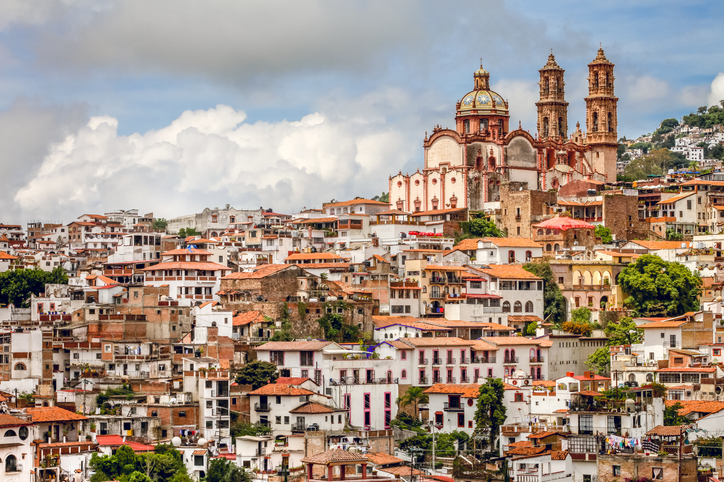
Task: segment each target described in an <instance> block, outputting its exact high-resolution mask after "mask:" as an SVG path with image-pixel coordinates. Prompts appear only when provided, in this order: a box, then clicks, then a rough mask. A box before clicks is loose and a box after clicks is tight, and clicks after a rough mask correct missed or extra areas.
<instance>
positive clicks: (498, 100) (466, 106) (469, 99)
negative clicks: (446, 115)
mask: <svg viewBox="0 0 724 482" xmlns="http://www.w3.org/2000/svg"><path fill="white" fill-rule="evenodd" d="M473 78H474V81H475V83H474V90H473V91H471V92H468V93H467V94H465V95H464V96H463V98H462V99H461V100H460V108H459V110H458V113H459V114H470V113H472V112H471V111H476V112H475V113H476V114H499V115H508V104H507V102H505V101H504V100H503V98H502V97H501V96H500V94H498V93H497V92H495V91H493V90H490V73H489V72H488V71H487V70H485V69H484V68H483V65H482V63H481V64H480V68H479V69H478V70H476V71H475V73H474V74H473Z"/></svg>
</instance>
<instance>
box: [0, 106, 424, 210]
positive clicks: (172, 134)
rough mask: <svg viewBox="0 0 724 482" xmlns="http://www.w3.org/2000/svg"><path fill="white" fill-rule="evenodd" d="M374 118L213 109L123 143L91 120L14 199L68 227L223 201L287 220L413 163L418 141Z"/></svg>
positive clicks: (106, 124)
mask: <svg viewBox="0 0 724 482" xmlns="http://www.w3.org/2000/svg"><path fill="white" fill-rule="evenodd" d="M384 97H385V95H384V94H383V95H382V98H384ZM376 118H377V119H378V120H377V122H374V123H369V122H367V121H365V122H357V121H355V120H354V119H352V120H350V119H344V118H341V117H340V115H339V113H333V114H331V115H328V114H326V113H324V112H315V113H311V114H309V115H307V116H304V117H303V118H301V119H299V120H294V121H287V120H284V121H280V122H276V123H270V122H255V123H247V122H245V119H246V115H245V113H244V112H240V111H236V110H234V109H232V108H231V107H228V106H224V105H219V106H217V107H216V108H213V109H208V110H197V111H186V112H184V113H183V114H181V116H179V117H178V118H177V119H175V120H174V121H172V122H171V123H170V124H169V125H168V126H166V127H164V128H162V129H159V130H154V131H149V132H146V133H144V134H139V133H134V134H131V135H128V136H124V135H119V134H118V121H117V120H116V119H114V118H112V117H107V116H102V117H93V118H91V119H90V120H89V121H88V122H87V124H86V125H85V126H83V127H81V128H79V129H78V130H77V131H76V132H74V133H73V134H71V135H69V136H67V138H66V139H65V140H63V141H62V142H58V143H55V144H53V145H52V146H51V148H50V151H49V153H48V154H47V155H46V156H45V157H44V158H43V161H42V164H41V165H40V167H39V169H38V170H37V174H36V175H35V176H34V177H33V178H32V179H31V180H29V181H28V182H27V183H25V185H24V186H23V187H22V188H21V189H19V190H18V191H17V193H16V194H15V196H14V201H15V203H17V205H18V206H19V208H20V209H21V210H22V212H23V213H26V215H27V216H29V217H31V218H37V217H40V218H43V219H66V220H67V219H72V218H74V217H76V216H78V215H79V214H80V213H81V212H86V211H98V212H101V211H104V210H108V209H113V208H121V207H122V208H130V207H137V208H139V209H141V210H151V209H153V210H154V211H155V213H156V214H157V215H163V216H166V217H173V216H177V215H181V214H186V213H190V212H195V211H198V210H200V209H202V208H203V207H205V206H210V205H222V204H225V203H231V204H232V205H234V206H236V207H252V208H253V207H258V206H264V207H273V208H274V209H275V210H280V211H287V212H290V211H292V210H295V209H300V208H301V207H303V206H310V207H311V206H315V205H316V206H319V205H320V204H321V203H322V202H323V201H328V200H330V199H332V198H336V199H345V198H348V197H350V198H351V197H354V196H355V195H372V194H375V193H379V192H381V191H383V190H387V189H386V188H387V176H388V175H389V174H390V173H393V172H396V171H397V170H398V169H399V168H400V167H401V166H403V165H404V164H405V163H406V162H408V161H410V159H412V158H413V157H414V156H415V153H416V150H415V148H416V147H417V145H418V143H419V138H418V139H417V142H415V139H414V138H415V137H416V136H420V134H419V132H413V131H416V129H411V130H410V131H402V130H400V129H394V128H390V127H389V126H387V125H386V123H385V116H384V115H382V116H380V115H378V116H376ZM420 137H421V136H420ZM420 163H421V160H420Z"/></svg>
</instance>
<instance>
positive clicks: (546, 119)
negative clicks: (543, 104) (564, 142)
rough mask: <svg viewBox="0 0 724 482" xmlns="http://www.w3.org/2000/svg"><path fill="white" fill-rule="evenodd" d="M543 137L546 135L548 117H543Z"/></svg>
mask: <svg viewBox="0 0 724 482" xmlns="http://www.w3.org/2000/svg"><path fill="white" fill-rule="evenodd" d="M543 137H548V117H544V118H543Z"/></svg>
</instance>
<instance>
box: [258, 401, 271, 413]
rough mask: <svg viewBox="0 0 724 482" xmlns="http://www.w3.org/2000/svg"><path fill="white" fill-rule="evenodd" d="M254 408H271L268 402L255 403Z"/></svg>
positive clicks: (264, 410) (261, 410)
mask: <svg viewBox="0 0 724 482" xmlns="http://www.w3.org/2000/svg"><path fill="white" fill-rule="evenodd" d="M254 410H256V411H257V412H268V411H269V410H271V406H270V405H269V404H268V403H255V404H254Z"/></svg>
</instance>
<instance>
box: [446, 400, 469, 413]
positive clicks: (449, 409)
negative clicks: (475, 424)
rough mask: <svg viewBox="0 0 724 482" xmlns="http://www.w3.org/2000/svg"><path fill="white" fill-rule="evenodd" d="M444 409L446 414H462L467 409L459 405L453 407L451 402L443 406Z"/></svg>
mask: <svg viewBox="0 0 724 482" xmlns="http://www.w3.org/2000/svg"><path fill="white" fill-rule="evenodd" d="M442 409H443V410H445V411H446V412H462V411H463V410H465V408H463V406H462V405H460V404H459V403H456V404H452V405H451V404H450V403H449V402H445V403H444V404H443V406H442Z"/></svg>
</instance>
